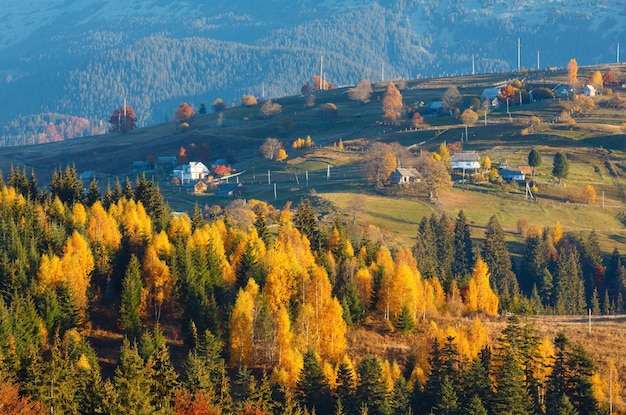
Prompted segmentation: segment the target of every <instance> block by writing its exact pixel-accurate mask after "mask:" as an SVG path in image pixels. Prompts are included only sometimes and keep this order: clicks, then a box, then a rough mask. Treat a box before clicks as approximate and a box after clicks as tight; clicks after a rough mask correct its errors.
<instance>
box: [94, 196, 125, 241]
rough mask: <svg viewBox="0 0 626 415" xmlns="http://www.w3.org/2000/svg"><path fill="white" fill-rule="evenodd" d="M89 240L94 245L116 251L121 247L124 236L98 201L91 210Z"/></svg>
mask: <svg viewBox="0 0 626 415" xmlns="http://www.w3.org/2000/svg"><path fill="white" fill-rule="evenodd" d="M86 235H87V239H89V241H90V242H91V243H92V244H94V245H101V246H103V247H105V248H107V249H111V250H115V249H118V248H119V247H120V244H121V241H122V234H121V232H120V230H119V227H118V224H117V222H116V221H115V219H114V218H113V216H111V215H109V214H108V213H107V212H106V210H104V208H103V207H102V203H100V201H97V202H96V203H94V204H93V206H91V208H90V210H89V223H88V225H87V229H86Z"/></svg>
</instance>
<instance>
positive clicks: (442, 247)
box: [431, 213, 455, 292]
mask: <svg viewBox="0 0 626 415" xmlns="http://www.w3.org/2000/svg"><path fill="white" fill-rule="evenodd" d="M431 220H436V219H435V216H434V214H433V216H432V217H431ZM435 223H436V225H435V226H433V228H434V229H435V235H436V238H435V240H436V242H437V262H438V275H439V279H440V280H441V281H442V282H443V286H444V289H445V290H446V292H448V290H449V288H450V283H451V281H452V276H453V275H452V263H453V262H454V254H455V252H454V232H453V231H452V223H451V222H450V217H449V216H448V215H446V214H445V213H444V214H443V215H441V218H439V221H436V222H435Z"/></svg>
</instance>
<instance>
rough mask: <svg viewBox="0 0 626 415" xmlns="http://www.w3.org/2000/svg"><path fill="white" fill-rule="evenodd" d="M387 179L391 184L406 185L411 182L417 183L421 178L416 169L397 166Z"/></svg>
mask: <svg viewBox="0 0 626 415" xmlns="http://www.w3.org/2000/svg"><path fill="white" fill-rule="evenodd" d="M389 180H390V181H391V183H392V184H397V185H401V186H408V185H410V184H413V183H419V182H420V181H421V180H422V179H421V175H420V173H419V172H418V171H417V169H415V168H403V167H398V168H397V169H396V171H394V172H393V173H391V176H390V177H389Z"/></svg>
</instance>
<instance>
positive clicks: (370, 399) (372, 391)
mask: <svg viewBox="0 0 626 415" xmlns="http://www.w3.org/2000/svg"><path fill="white" fill-rule="evenodd" d="M358 372H359V381H358V384H357V387H356V397H357V404H358V405H359V406H360V407H367V413H368V414H370V415H385V414H387V413H388V412H389V403H388V400H387V386H386V385H385V382H384V381H383V377H382V367H381V365H380V361H379V360H378V358H377V357H375V356H371V355H367V356H365V358H363V360H362V361H361V364H360V365H359V368H358Z"/></svg>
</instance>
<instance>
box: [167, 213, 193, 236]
mask: <svg viewBox="0 0 626 415" xmlns="http://www.w3.org/2000/svg"><path fill="white" fill-rule="evenodd" d="M167 235H168V236H169V237H170V239H174V238H177V237H178V238H189V236H191V219H190V218H189V215H175V216H173V217H172V218H171V219H170V223H169V227H168V228H167Z"/></svg>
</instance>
